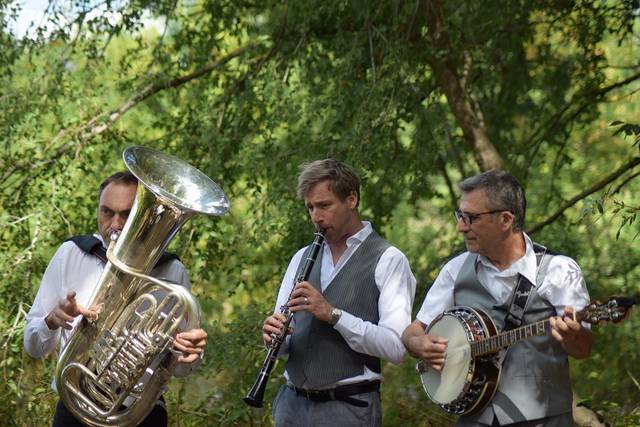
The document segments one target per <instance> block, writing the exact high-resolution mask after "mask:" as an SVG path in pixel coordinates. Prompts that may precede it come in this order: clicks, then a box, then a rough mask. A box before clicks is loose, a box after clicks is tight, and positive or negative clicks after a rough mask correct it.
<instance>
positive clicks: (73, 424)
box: [52, 397, 169, 427]
mask: <svg viewBox="0 0 640 427" xmlns="http://www.w3.org/2000/svg"><path fill="white" fill-rule="evenodd" d="M160 400H161V401H162V404H160V403H159V402H158V403H156V404H155V405H154V406H153V409H152V410H151V412H150V413H149V415H147V418H145V419H144V420H142V423H140V424H138V426H139V427H167V425H169V417H168V416H167V410H166V409H165V407H164V398H162V397H161V398H160ZM52 427H86V425H85V424H82V423H81V422H80V421H78V420H77V419H76V418H75V417H74V416H73V414H72V413H71V412H69V410H68V409H67V407H66V406H64V403H62V400H58V404H57V405H56V413H55V415H54V416H53V424H52Z"/></svg>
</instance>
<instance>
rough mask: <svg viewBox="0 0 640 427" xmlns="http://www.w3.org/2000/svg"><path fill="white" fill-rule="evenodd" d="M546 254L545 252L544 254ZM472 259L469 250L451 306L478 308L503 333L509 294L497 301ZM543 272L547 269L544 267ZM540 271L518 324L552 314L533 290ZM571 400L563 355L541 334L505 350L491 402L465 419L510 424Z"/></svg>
mask: <svg viewBox="0 0 640 427" xmlns="http://www.w3.org/2000/svg"><path fill="white" fill-rule="evenodd" d="M550 256H551V255H549V254H547V255H545V258H547V257H550ZM477 258H478V256H477V254H473V253H469V255H468V256H467V259H466V260H465V263H464V265H463V267H462V269H461V270H460V272H459V273H458V276H457V277H456V282H455V287H454V302H455V305H465V306H469V307H474V308H479V309H481V310H483V311H484V312H486V313H487V314H488V315H489V316H490V317H491V318H492V319H493V321H494V322H495V324H496V327H497V328H498V331H502V330H503V329H504V325H505V317H506V315H507V313H508V311H509V305H510V302H511V300H512V299H513V297H514V295H513V294H512V295H511V296H510V298H508V300H507V302H506V303H503V304H498V303H497V301H496V300H495V299H494V298H493V296H491V294H490V293H489V292H488V291H487V290H486V289H485V287H484V286H482V284H481V283H480V281H479V280H478V276H477V273H476V260H477ZM545 261H546V260H543V262H542V264H545ZM541 270H542V269H541ZM544 270H545V272H546V268H545V269H544ZM545 272H543V271H540V272H539V273H541V274H538V277H537V278H536V284H535V285H536V286H532V287H531V294H530V295H529V299H528V302H527V306H526V308H525V311H524V316H523V321H522V324H523V325H525V324H530V323H534V322H537V321H540V320H545V319H548V318H549V317H551V316H555V315H556V312H555V309H554V307H553V306H552V305H551V304H550V303H549V302H548V301H546V300H545V299H543V298H542V297H541V296H540V295H538V292H537V287H539V286H540V285H541V284H542V281H543V279H544V275H545V274H544V273H545ZM522 280H526V279H524V278H522ZM514 293H515V287H514ZM571 402H572V392H571V382H570V379H569V360H568V358H567V354H566V352H565V351H564V350H563V349H562V347H561V346H560V343H558V342H557V341H556V340H554V339H553V337H551V335H550V334H547V335H540V336H536V337H532V338H529V339H528V340H525V341H522V342H519V343H516V344H514V345H512V346H511V347H510V348H509V349H508V351H507V354H506V357H505V359H504V363H503V365H502V373H501V376H500V383H499V385H498V390H497V391H496V394H495V395H494V397H493V400H492V401H491V402H490V403H489V405H487V407H486V408H485V409H484V410H483V411H481V412H479V413H477V414H473V415H469V416H466V417H465V418H466V419H469V420H475V421H478V422H482V423H486V424H491V423H492V421H493V418H494V415H495V416H496V418H497V419H498V421H499V423H500V424H509V423H515V422H522V421H526V420H535V419H539V418H544V417H548V416H552V415H559V414H562V413H566V412H570V411H571Z"/></svg>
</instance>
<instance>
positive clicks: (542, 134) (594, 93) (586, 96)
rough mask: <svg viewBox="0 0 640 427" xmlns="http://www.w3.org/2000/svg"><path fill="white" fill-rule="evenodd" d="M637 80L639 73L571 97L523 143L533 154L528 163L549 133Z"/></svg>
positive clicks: (639, 76)
mask: <svg viewBox="0 0 640 427" xmlns="http://www.w3.org/2000/svg"><path fill="white" fill-rule="evenodd" d="M638 79H640V72H637V73H636V74H633V75H631V76H629V77H627V78H626V79H624V80H621V81H619V82H616V83H612V84H610V85H609V86H604V87H601V88H595V89H593V90H591V91H588V92H587V93H584V92H583V93H581V94H580V95H575V96H573V97H572V98H571V100H569V101H568V102H567V103H566V104H565V106H564V107H563V108H562V109H561V110H560V111H559V112H558V113H556V115H555V117H554V118H553V119H552V120H551V123H548V124H546V125H544V124H541V125H540V126H539V127H538V128H537V129H536V130H534V131H533V133H532V134H531V136H529V138H527V141H526V142H525V143H524V146H525V147H526V146H529V145H532V146H533V147H532V149H533V152H532V154H531V155H530V156H529V160H528V163H529V164H530V163H531V160H532V159H533V157H535V155H536V154H537V152H538V149H539V147H540V145H541V144H542V142H543V141H544V140H545V139H546V137H547V135H549V134H550V133H551V132H553V131H554V130H555V129H557V128H558V126H559V125H560V124H562V123H564V122H567V121H569V120H572V119H574V118H575V117H576V116H578V115H579V114H580V113H581V112H582V111H584V110H585V109H586V108H587V107H588V106H589V105H591V103H592V102H593V100H594V99H597V98H601V97H603V96H604V95H606V94H607V93H609V92H611V91H612V90H614V89H617V88H619V87H622V86H626V85H628V84H629V83H632V82H634V81H635V80H638ZM580 100H583V102H582V104H580V105H578V106H577V107H576V108H575V111H574V112H573V113H572V114H570V115H569V116H568V117H565V114H566V113H567V112H568V111H570V110H571V107H573V106H575V105H576V104H578V103H579V101H580ZM545 127H546V129H545ZM536 140H537V141H536Z"/></svg>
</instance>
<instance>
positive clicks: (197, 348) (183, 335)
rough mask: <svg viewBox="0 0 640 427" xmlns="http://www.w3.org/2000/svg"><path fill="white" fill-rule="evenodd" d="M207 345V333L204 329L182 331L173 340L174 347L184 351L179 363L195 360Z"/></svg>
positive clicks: (179, 357)
mask: <svg viewBox="0 0 640 427" xmlns="http://www.w3.org/2000/svg"><path fill="white" fill-rule="evenodd" d="M206 345H207V333H206V332H205V331H204V330H203V329H192V330H190V331H187V332H180V333H179V334H178V335H176V338H175V340H174V341H173V348H175V349H176V350H179V351H181V352H182V355H181V356H178V363H191V362H194V361H195V360H196V359H198V357H200V354H202V352H203V351H204V348H205V346H206Z"/></svg>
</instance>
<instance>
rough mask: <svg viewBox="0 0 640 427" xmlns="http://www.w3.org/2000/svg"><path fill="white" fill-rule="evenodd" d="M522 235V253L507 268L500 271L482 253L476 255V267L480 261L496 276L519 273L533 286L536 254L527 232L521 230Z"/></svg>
mask: <svg viewBox="0 0 640 427" xmlns="http://www.w3.org/2000/svg"><path fill="white" fill-rule="evenodd" d="M522 236H523V237H524V243H525V252H524V255H523V256H522V257H521V258H520V259H518V260H516V261H515V262H514V263H513V264H511V265H510V266H509V267H508V268H506V269H504V270H502V271H500V270H498V269H497V268H496V266H495V265H493V263H492V262H491V261H489V259H488V258H487V257H485V256H483V255H478V258H477V260H476V267H477V266H478V264H479V263H480V264H482V265H483V266H484V267H485V268H488V269H490V270H492V271H494V272H495V276H497V277H513V276H516V275H517V274H518V273H520V274H521V275H523V276H524V277H525V278H526V279H527V280H528V281H529V282H531V283H532V284H533V285H534V286H535V284H536V273H537V267H538V266H537V261H536V254H535V252H534V251H533V242H532V241H531V238H530V237H529V236H528V235H527V233H525V232H522Z"/></svg>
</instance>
